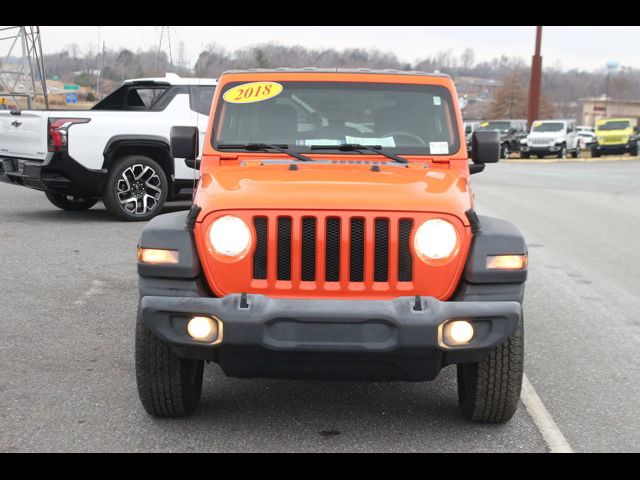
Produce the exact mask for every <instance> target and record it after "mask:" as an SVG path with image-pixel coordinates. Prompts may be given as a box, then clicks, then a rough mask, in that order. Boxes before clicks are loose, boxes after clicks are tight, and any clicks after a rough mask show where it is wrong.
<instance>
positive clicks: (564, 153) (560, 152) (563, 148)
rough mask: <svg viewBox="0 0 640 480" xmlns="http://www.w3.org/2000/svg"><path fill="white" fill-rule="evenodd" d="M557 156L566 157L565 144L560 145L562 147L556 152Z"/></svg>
mask: <svg viewBox="0 0 640 480" xmlns="http://www.w3.org/2000/svg"><path fill="white" fill-rule="evenodd" d="M558 158H567V146H566V145H562V148H561V149H560V151H559V152H558Z"/></svg>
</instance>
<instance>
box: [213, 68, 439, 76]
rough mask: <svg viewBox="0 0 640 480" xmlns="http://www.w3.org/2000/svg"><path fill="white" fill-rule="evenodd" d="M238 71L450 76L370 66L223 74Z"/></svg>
mask: <svg viewBox="0 0 640 480" xmlns="http://www.w3.org/2000/svg"><path fill="white" fill-rule="evenodd" d="M238 73H349V74H353V73H362V74H378V75H408V76H420V77H440V78H451V77H450V76H449V75H447V74H445V73H428V72H421V71H418V70H394V69H382V70H376V69H372V68H317V67H304V68H289V67H283V68H251V69H247V70H227V71H226V72H224V73H223V75H225V74H238Z"/></svg>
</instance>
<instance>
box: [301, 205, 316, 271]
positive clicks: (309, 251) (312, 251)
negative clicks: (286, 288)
mask: <svg viewBox="0 0 640 480" xmlns="http://www.w3.org/2000/svg"><path fill="white" fill-rule="evenodd" d="M301 249H302V272H301V278H302V281H304V282H312V281H314V280H315V279H316V219H315V218H308V217H307V218H303V219H302V246H301Z"/></svg>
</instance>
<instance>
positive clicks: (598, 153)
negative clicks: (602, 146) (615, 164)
mask: <svg viewBox="0 0 640 480" xmlns="http://www.w3.org/2000/svg"><path fill="white" fill-rule="evenodd" d="M591 156H592V157H594V158H598V157H599V156H600V152H599V151H598V149H596V148H592V149H591Z"/></svg>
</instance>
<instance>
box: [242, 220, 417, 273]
mask: <svg viewBox="0 0 640 480" xmlns="http://www.w3.org/2000/svg"><path fill="white" fill-rule="evenodd" d="M369 222H370V223H369ZM253 226H254V228H255V232H256V248H255V251H254V254H253V278H254V279H257V280H267V279H268V278H270V277H269V276H270V275H272V276H273V277H274V278H275V279H276V280H279V281H291V280H295V279H299V280H301V281H304V282H314V281H325V282H345V281H348V282H352V283H362V282H367V281H373V282H390V281H398V282H410V281H412V280H413V259H412V256H411V250H410V246H409V243H410V238H411V231H412V229H413V220H412V219H399V220H395V219H390V218H365V217H359V216H327V217H310V216H305V217H302V218H301V219H299V221H295V220H294V219H293V218H291V217H288V216H283V215H274V216H269V217H267V216H257V217H254V218H253ZM392 229H393V230H395V232H394V234H393V235H392V234H391V232H392ZM368 235H370V236H372V237H373V238H371V239H368V238H367V236H368ZM270 237H271V238H270ZM292 242H299V248H298V249H295V248H294V246H293V244H292ZM392 243H393V244H392ZM296 251H297V252H299V253H298V255H299V257H300V258H299V261H296V259H293V260H292V257H293V256H296V255H292V253H293V252H296ZM272 255H273V256H275V257H276V258H275V261H272V262H269V259H270V256H272ZM390 256H394V261H393V262H390ZM343 257H346V258H343ZM272 260H273V259H272ZM342 262H348V269H345V270H342V269H341V264H342ZM367 263H369V264H371V265H372V267H371V270H370V271H368V270H367ZM390 263H393V264H394V265H397V268H396V269H394V270H396V271H393V272H392V271H390V265H389V264H390ZM270 265H271V266H272V268H274V270H275V272H269V266H270Z"/></svg>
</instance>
